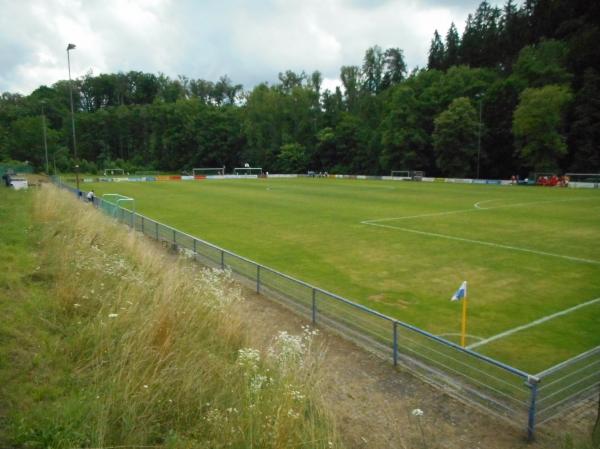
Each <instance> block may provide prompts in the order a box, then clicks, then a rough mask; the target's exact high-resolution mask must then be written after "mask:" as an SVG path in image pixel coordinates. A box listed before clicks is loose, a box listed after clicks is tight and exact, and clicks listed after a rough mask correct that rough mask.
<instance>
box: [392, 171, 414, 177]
mask: <svg viewBox="0 0 600 449" xmlns="http://www.w3.org/2000/svg"><path fill="white" fill-rule="evenodd" d="M390 176H391V177H392V178H410V171H409V170H392V173H391V174H390Z"/></svg>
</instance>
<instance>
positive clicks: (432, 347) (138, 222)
mask: <svg viewBox="0 0 600 449" xmlns="http://www.w3.org/2000/svg"><path fill="white" fill-rule="evenodd" d="M55 182H56V183H57V184H58V185H59V186H60V187H63V188H66V189H68V190H70V191H71V192H73V193H74V194H75V195H77V196H78V197H79V198H80V199H83V198H85V195H84V194H82V193H81V192H78V191H77V190H76V189H74V188H73V187H71V186H69V185H66V184H63V183H61V182H60V181H58V182H57V181H56V180H55ZM94 205H95V206H96V207H97V208H99V209H101V210H102V211H103V212H105V213H106V214H107V215H109V216H112V217H114V218H116V219H117V220H119V221H120V222H122V223H124V224H126V225H128V226H130V227H131V228H133V229H135V230H136V231H139V232H141V233H142V234H144V235H146V236H148V237H150V238H152V239H154V240H157V241H160V242H162V243H163V244H165V245H168V246H169V247H172V248H174V249H177V250H180V251H183V252H185V253H186V254H188V255H189V256H191V257H193V258H194V259H195V260H197V261H198V262H200V263H202V264H204V265H206V266H210V267H216V268H220V269H229V270H231V272H232V273H233V274H234V275H236V278H237V279H238V280H239V281H241V282H242V283H244V284H245V285H247V286H248V287H250V288H253V289H255V291H256V292H257V293H260V294H264V295H266V296H268V297H270V298H272V299H275V300H278V301H279V302H281V303H283V304H284V305H285V306H287V307H289V308H291V309H293V310H294V311H295V312H296V313H299V314H301V315H303V316H304V317H306V318H307V319H309V320H311V321H312V322H313V323H314V324H318V325H320V326H324V327H327V328H328V329H330V330H333V331H335V332H337V333H339V334H341V335H342V336H344V337H345V338H349V339H351V340H353V341H355V342H356V343H358V344H360V345H361V346H363V347H366V348H367V349H369V350H371V351H374V352H377V353H379V354H380V355H383V356H384V357H386V358H390V359H391V360H392V361H393V363H394V365H398V364H400V363H401V364H402V365H403V366H405V367H407V368H408V369H410V370H411V371H412V372H414V373H416V374H419V375H420V376H421V377H423V378H424V379H425V380H426V381H428V382H431V383H434V384H437V385H440V386H442V387H444V389H445V390H448V389H450V391H451V392H452V393H453V394H454V395H457V396H459V397H461V398H463V399H466V400H467V401H469V402H470V403H472V404H475V405H478V406H480V407H483V408H484V409H485V410H487V411H490V412H493V413H494V414H496V415H497V416H500V417H503V418H505V419H506V420H508V421H510V422H512V423H515V424H517V425H523V424H524V423H526V429H527V435H528V439H529V440H533V438H534V431H535V426H536V424H541V423H543V422H545V421H547V420H549V419H551V418H553V417H555V416H557V415H559V414H560V413H561V412H563V411H564V410H566V408H567V407H569V406H571V405H572V404H573V403H574V402H575V401H577V400H579V399H584V398H586V397H589V396H590V395H592V394H593V393H594V391H595V390H596V389H597V388H598V386H599V385H600V347H597V348H595V349H592V350H591V351H588V352H586V353H584V354H581V355H579V356H577V357H574V358H572V359H570V360H567V361H565V362H563V363H561V364H558V365H556V366H554V367H552V368H550V369H548V370H546V371H544V372H541V373H539V374H537V375H531V374H529V373H526V372H524V371H521V370H519V369H516V368H513V367H511V366H509V365H506V364H504V363H501V362H499V361H497V360H494V359H492V358H490V357H486V356H484V355H482V354H479V353H477V352H474V351H472V350H469V349H465V348H462V347H461V346H459V345H456V344H454V343H452V342H450V341H447V340H445V339H443V338H441V337H438V336H435V335H433V334H430V333H428V332H426V331H423V330H421V329H419V328H417V327H414V326H411V325H410V324H407V323H403V322H401V321H398V320H396V319H393V318H390V317H388V316H386V315H383V314H381V313H379V312H376V311H374V310H371V309H369V308H367V307H365V306H362V305H360V304H357V303H354V302H352V301H349V300H348V299H345V298H343V297H341V296H338V295H336V294H334V293H331V292H328V291H325V290H323V289H321V288H318V287H315V286H312V285H310V284H308V283H306V282H303V281H300V280H298V279H295V278H293V277H291V276H289V275H286V274H284V273H280V272H279V271H276V270H274V269H272V268H269V267H266V266H264V265H261V264H258V263H256V262H253V261H252V260H249V259H247V258H245V257H242V256H239V255H237V254H235V253H232V252H231V251H227V250H226V249H223V248H220V247H218V246H216V245H213V244H212V243H209V242H206V241H204V240H201V239H198V238H196V237H194V236H192V235H189V234H187V233H185V232H181V231H179V230H177V229H175V228H173V227H171V226H168V225H165V224H162V223H160V222H157V221H155V220H153V219H151V218H148V217H146V216H144V215H142V214H139V213H135V212H132V211H130V210H128V209H125V208H124V207H121V206H120V205H118V204H116V203H112V202H110V201H107V200H104V199H102V198H94Z"/></svg>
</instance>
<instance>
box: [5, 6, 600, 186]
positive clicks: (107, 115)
mask: <svg viewBox="0 0 600 449" xmlns="http://www.w3.org/2000/svg"><path fill="white" fill-rule="evenodd" d="M441 33H442V34H440V33H439V32H438V31H436V32H435V33H434V36H433V38H432V41H431V46H430V50H429V57H428V66H427V68H416V69H414V70H412V71H411V72H410V73H408V70H407V67H406V63H405V61H404V56H403V51H402V50H401V49H400V48H387V49H383V48H380V47H379V46H377V45H375V46H373V47H371V48H369V49H367V50H366V52H365V54H364V57H363V59H362V64H360V65H356V66H343V67H341V69H340V79H341V83H342V88H337V89H336V90H335V91H334V92H332V91H330V90H323V89H322V87H321V84H322V75H321V74H320V73H319V72H314V73H305V72H302V73H295V72H293V71H287V72H285V73H280V74H279V81H278V83H276V84H273V85H269V84H268V83H263V84H259V85H257V86H255V87H254V88H252V90H250V91H246V90H244V88H243V87H242V86H241V85H238V84H235V83H234V82H232V80H231V79H230V78H229V77H228V76H223V77H221V78H220V79H219V80H218V81H217V82H211V81H206V80H202V79H197V80H196V79H189V78H187V77H185V76H179V77H178V78H177V79H171V78H169V77H167V76H165V75H162V74H159V75H154V74H150V73H142V72H136V71H130V72H128V73H116V74H100V75H92V74H88V75H86V76H84V77H83V78H80V79H77V80H74V81H73V89H74V93H73V95H74V102H75V111H76V113H75V123H76V145H77V156H78V162H79V164H80V166H81V171H83V172H96V171H97V170H100V169H102V168H107V167H108V168H110V167H121V168H125V169H126V170H128V171H132V172H133V171H135V170H164V171H182V170H189V169H191V168H192V167H220V166H226V167H227V168H228V169H231V167H234V166H239V164H240V163H245V162H248V163H250V164H251V165H252V166H256V167H263V169H265V170H268V171H270V172H297V173H302V172H306V170H317V171H321V170H324V171H328V172H330V173H361V174H388V173H389V171H390V170H392V169H394V170H409V169H410V170H424V171H425V172H426V173H427V174H429V175H447V176H453V177H479V176H481V177H490V178H499V177H503V178H506V177H509V176H510V175H512V174H517V173H518V174H520V175H521V176H527V174H528V173H530V172H531V171H559V172H565V171H574V172H595V173H597V172H600V149H599V147H598V145H599V144H600V45H599V43H600V2H596V1H589V0H527V1H525V3H524V4H523V5H521V6H519V5H516V4H515V3H514V2H513V0H508V2H507V3H506V4H505V5H504V6H503V7H502V8H498V7H493V6H491V5H490V4H489V3H487V2H485V1H484V2H483V3H481V4H480V5H479V7H478V8H477V10H476V11H475V12H474V13H473V14H471V15H469V17H468V19H467V22H466V24H465V28H464V32H463V33H462V36H461V35H459V33H458V31H457V29H456V27H455V26H454V24H453V25H452V26H451V27H450V29H448V30H447V31H446V32H445V34H444V32H443V30H442V31H441ZM42 112H43V115H42ZM43 120H45V124H46V137H47V142H48V153H49V160H50V171H52V169H53V167H54V166H56V168H57V169H58V171H73V167H74V164H75V161H74V152H73V141H72V138H73V136H72V133H71V117H70V103H69V82H68V81H58V82H57V83H55V84H54V85H52V86H51V87H47V86H41V87H39V88H38V89H36V90H35V91H34V92H32V93H31V94H30V95H27V96H23V95H19V94H13V93H3V94H2V96H1V98H0V160H18V161H29V163H31V164H32V165H34V166H35V167H36V168H37V169H39V170H45V156H44V146H43V131H44V128H43V126H42V123H43ZM478 172H479V173H478Z"/></svg>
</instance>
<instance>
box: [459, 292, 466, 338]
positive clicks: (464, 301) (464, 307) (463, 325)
mask: <svg viewBox="0 0 600 449" xmlns="http://www.w3.org/2000/svg"><path fill="white" fill-rule="evenodd" d="M466 335H467V295H465V297H464V298H463V307H462V323H461V331H460V345H461V346H462V347H463V348H464V347H465V337H466Z"/></svg>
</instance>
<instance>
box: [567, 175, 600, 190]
mask: <svg viewBox="0 0 600 449" xmlns="http://www.w3.org/2000/svg"><path fill="white" fill-rule="evenodd" d="M565 179H566V182H567V183H568V186H569V187H584V188H588V189H598V188H600V173H565Z"/></svg>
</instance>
